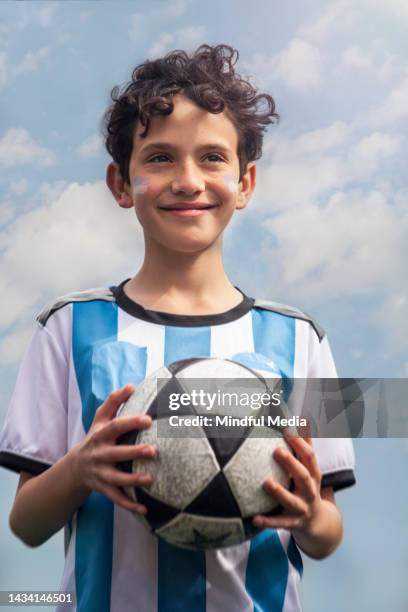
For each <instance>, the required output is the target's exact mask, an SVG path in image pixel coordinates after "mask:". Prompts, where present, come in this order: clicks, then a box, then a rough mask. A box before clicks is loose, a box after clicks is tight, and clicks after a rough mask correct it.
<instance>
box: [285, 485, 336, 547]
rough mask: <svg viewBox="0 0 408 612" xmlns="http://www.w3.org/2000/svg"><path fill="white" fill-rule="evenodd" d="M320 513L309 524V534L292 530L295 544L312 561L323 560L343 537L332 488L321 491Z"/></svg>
mask: <svg viewBox="0 0 408 612" xmlns="http://www.w3.org/2000/svg"><path fill="white" fill-rule="evenodd" d="M320 496H321V499H322V501H321V507H320V513H318V514H317V516H316V518H315V519H314V522H312V523H311V525H310V528H309V532H308V533H306V532H301V531H300V532H297V531H296V529H293V530H292V533H293V536H294V538H295V540H296V544H297V545H298V546H299V548H300V549H301V550H303V552H304V553H306V554H307V555H308V556H309V557H312V558H313V559H324V557H327V556H328V555H330V554H331V553H332V552H333V551H334V550H335V549H336V548H337V546H338V545H339V544H340V542H341V539H342V537H343V523H342V520H341V514H340V512H339V511H338V509H337V507H336V500H335V497H334V492H333V488H332V487H326V488H325V489H322V490H321V493H320Z"/></svg>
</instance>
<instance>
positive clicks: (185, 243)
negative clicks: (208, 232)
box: [164, 238, 216, 254]
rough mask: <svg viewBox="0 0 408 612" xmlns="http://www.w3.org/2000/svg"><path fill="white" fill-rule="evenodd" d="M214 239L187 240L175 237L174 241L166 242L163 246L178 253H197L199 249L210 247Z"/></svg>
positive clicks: (204, 249)
mask: <svg viewBox="0 0 408 612" xmlns="http://www.w3.org/2000/svg"><path fill="white" fill-rule="evenodd" d="M215 242H216V240H191V239H190V240H188V239H184V240H183V239H180V238H179V239H176V240H175V241H174V242H171V243H167V244H165V245H164V246H165V247H166V248H167V249H169V250H170V251H177V252H178V253H191V254H193V253H198V252H200V251H206V250H207V249H209V248H211V247H212V246H213V245H214V243H215Z"/></svg>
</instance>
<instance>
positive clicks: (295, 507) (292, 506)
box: [263, 479, 307, 516]
mask: <svg viewBox="0 0 408 612" xmlns="http://www.w3.org/2000/svg"><path fill="white" fill-rule="evenodd" d="M263 488H264V489H265V491H266V492H267V493H270V494H271V495H272V496H273V497H274V498H275V499H276V500H277V501H278V502H279V503H280V504H281V506H283V507H284V508H285V509H286V510H287V511H288V512H289V513H290V514H292V515H296V516H302V515H303V514H305V512H306V511H307V505H306V504H305V502H304V501H303V500H302V499H301V498H300V497H299V496H298V495H296V494H294V493H291V492H290V491H288V490H287V489H285V487H282V485H280V484H279V483H278V482H276V481H275V480H272V479H269V480H266V481H265V482H264V484H263Z"/></svg>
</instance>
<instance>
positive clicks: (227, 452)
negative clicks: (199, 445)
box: [203, 425, 250, 468]
mask: <svg viewBox="0 0 408 612" xmlns="http://www.w3.org/2000/svg"><path fill="white" fill-rule="evenodd" d="M203 429H204V431H205V433H206V435H207V438H208V442H209V443H210V445H211V448H212V449H213V451H214V454H215V456H216V458H217V461H218V463H219V465H220V467H221V468H223V467H224V465H226V464H227V463H228V461H229V460H230V459H231V457H233V455H235V453H236V452H237V450H238V449H239V447H240V446H241V445H242V444H243V443H244V441H245V438H246V437H247V435H248V433H249V431H250V428H249V427H238V426H237V427H234V428H233V430H234V436H235V435H236V433H235V432H238V430H242V437H231V433H229V435H230V437H228V432H231V428H230V427H224V426H223V425H218V426H217V427H216V428H215V427H211V428H209V427H203ZM210 436H211V437H210ZM215 436H216V437H215Z"/></svg>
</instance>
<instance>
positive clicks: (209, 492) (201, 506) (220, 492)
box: [184, 472, 241, 518]
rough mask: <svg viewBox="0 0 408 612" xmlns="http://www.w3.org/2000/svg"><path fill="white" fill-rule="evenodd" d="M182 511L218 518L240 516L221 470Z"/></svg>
mask: <svg viewBox="0 0 408 612" xmlns="http://www.w3.org/2000/svg"><path fill="white" fill-rule="evenodd" d="M184 512H186V513H189V514H199V515H201V516H214V517H220V518H235V517H241V514H240V511H239V508H238V504H237V502H236V501H235V497H234V495H233V493H232V491H231V488H230V486H229V484H228V481H227V479H226V478H225V476H224V474H223V473H222V472H219V473H218V474H217V475H216V476H215V477H214V478H213V479H212V481H211V482H210V483H209V484H208V485H207V486H206V487H205V488H204V489H203V490H202V491H201V493H199V494H198V495H197V497H196V498H195V499H194V500H193V501H192V502H191V503H190V505H189V506H187V507H186V508H184Z"/></svg>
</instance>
